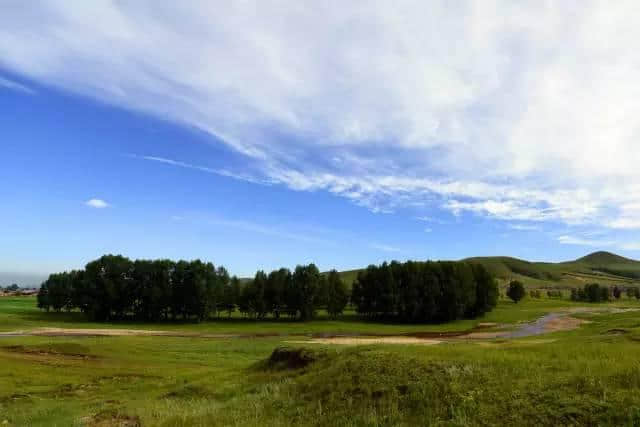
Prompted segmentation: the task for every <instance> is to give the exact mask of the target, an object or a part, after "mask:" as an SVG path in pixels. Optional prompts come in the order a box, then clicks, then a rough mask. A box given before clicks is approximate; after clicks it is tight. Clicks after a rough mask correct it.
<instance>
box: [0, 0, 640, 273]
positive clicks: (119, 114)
mask: <svg viewBox="0 0 640 427" xmlns="http://www.w3.org/2000/svg"><path fill="white" fill-rule="evenodd" d="M448 3H449V2H442V3H439V2H433V3H431V4H429V5H428V6H425V5H424V4H422V3H421V2H418V3H415V4H412V3H411V2H407V3H403V4H402V5H401V7H399V8H397V9H396V8H394V9H391V8H389V6H388V5H387V4H386V3H385V2H381V3H379V4H375V5H373V6H371V7H367V8H362V7H359V6H358V3H357V2H354V3H353V5H350V6H348V7H338V5H337V4H336V5H334V6H335V7H333V8H322V9H318V10H312V9H310V8H301V7H294V6H293V5H288V6H287V5H286V4H284V3H277V4H274V5H270V7H268V8H267V7H266V6H264V7H265V9H261V8H262V7H263V6H258V5H256V4H254V5H251V4H248V3H247V4H244V3H243V4H242V5H240V4H236V5H234V6H231V7H229V6H228V5H223V4H220V5H217V6H216V7H213V5H212V4H211V3H210V2H204V3H198V2H193V3H192V4H190V7H189V8H185V9H180V8H177V7H175V6H172V4H170V3H168V2H167V3H151V2H148V3H147V2H136V3H135V4H133V3H130V4H121V3H111V2H96V3H92V4H91V5H81V4H79V3H69V2H55V1H43V2H42V3H41V4H40V5H39V6H40V7H37V8H33V10H29V11H26V10H23V9H24V8H21V7H20V5H19V2H12V1H9V2H7V3H5V4H3V6H2V8H3V13H2V14H0V148H1V150H2V158H3V162H2V168H0V197H1V200H3V203H2V209H0V236H2V245H0V271H5V272H6V271H11V272H23V273H37V274H46V273H49V272H52V271H58V270H63V269H70V268H78V267H82V266H83V265H84V264H85V263H86V262H87V261H89V260H91V259H94V258H96V257H98V256H100V255H102V254H104V253H121V254H124V255H126V256H129V257H132V258H157V257H169V258H176V259H177V258H187V259H191V258H201V259H205V260H210V261H212V262H214V263H215V264H221V265H224V266H226V267H227V268H228V269H229V270H230V271H231V272H232V273H236V274H239V275H243V276H246V275H252V274H253V273H254V272H255V270H256V269H273V268H276V267H279V266H288V267H293V266H295V265H296V264H299V263H307V262H315V263H317V264H318V265H319V266H320V268H321V269H329V268H337V269H349V268H358V267H361V266H364V265H367V264H369V263H377V262H381V261H383V260H390V259H401V260H404V259H458V258H464V257H467V256H476V255H511V256H517V257H522V258H526V259H532V260H549V261H558V260H567V259H572V258H576V257H578V256H582V255H584V254H585V253H587V252H590V251H594V250H599V249H603V250H610V251H614V252H618V253H621V254H624V255H627V256H631V257H637V256H640V254H639V253H638V252H640V251H639V250H640V239H639V238H638V232H637V229H638V228H640V184H638V182H640V181H639V180H638V178H640V168H638V167H637V164H638V163H639V162H640V149H639V147H640V144H638V143H637V135H639V134H640V133H639V132H638V131H639V130H640V119H638V118H637V117H634V114H633V112H634V111H637V109H636V108H635V107H638V105H637V104H638V103H639V102H640V101H639V99H640V97H638V96H636V95H637V94H638V93H640V81H638V79H637V75H639V74H638V71H640V70H638V65H637V64H640V61H636V59H640V55H639V54H638V53H637V52H636V51H637V49H635V48H634V46H633V44H634V42H633V40H637V38H635V37H634V36H635V35H636V34H635V32H636V31H637V30H636V29H635V27H636V26H635V23H634V22H633V20H631V19H630V18H629V17H630V16H633V13H632V12H633V11H634V9H637V6H635V3H628V4H623V3H621V4H619V5H618V4H616V5H615V6H611V7H606V6H603V4H602V3H597V2H596V3H588V5H587V6H584V7H580V8H579V9H578V8H575V9H574V8H572V5H570V4H569V3H568V2H567V4H566V5H565V4H563V5H561V6H558V7H549V6H545V7H539V6H537V5H536V4H534V3H530V4H528V5H526V4H521V5H518V6H515V5H513V4H510V3H505V4H500V3H499V2H498V3H496V4H495V5H493V6H492V5H490V4H489V3H486V4H485V3H483V4H482V7H479V4H478V3H475V4H474V2H472V3H465V2H461V3H460V4H459V5H458V4H457V5H456V8H455V10H454V9H451V7H450V6H449V4H448ZM158 5H159V6H158ZM581 5H582V3H581ZM500 16H503V18H499V17H500ZM522 16H528V17H531V16H537V17H538V18H540V19H538V20H536V19H526V20H524V19H523V18H522ZM283 17H284V18H287V19H284V20H283V19H282V18H283ZM429 22H430V23H432V25H426V23H429ZM532 22H537V24H535V25H534V24H532ZM568 27H571V28H573V30H572V31H571V32H569V31H568V30H567V28H568ZM576 29H577V30H576ZM594 32H595V33H597V34H598V37H594V36H593V33H594ZM636 57H637V58H636Z"/></svg>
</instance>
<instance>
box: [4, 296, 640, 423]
mask: <svg viewBox="0 0 640 427" xmlns="http://www.w3.org/2000/svg"><path fill="white" fill-rule="evenodd" d="M581 306H589V305H588V304H586V305H585V304H584V303H583V304H578V303H572V302H570V301H568V300H553V299H540V300H535V299H529V298H527V299H525V300H524V301H522V302H521V303H520V304H517V305H516V304H513V303H511V302H507V301H501V302H500V304H499V305H498V307H497V308H496V310H494V311H493V312H492V313H489V314H488V315H487V316H486V317H485V318H483V319H478V320H476V321H460V322H454V323H451V324H446V325H428V326H419V325H393V324H372V323H364V322H361V321H359V320H357V318H355V316H347V319H346V320H344V321H343V320H340V321H322V320H319V321H314V322H309V323H299V322H284V321H282V322H275V321H274V322H266V323H256V322H252V321H243V320H241V319H232V320H224V321H219V322H204V323H201V324H153V325H151V324H125V323H114V324H89V323H86V322H84V321H82V320H81V318H79V317H77V316H76V315H74V314H50V315H46V314H44V313H40V312H38V311H37V310H36V309H35V308H34V300H33V298H25V297H16V298H0V328H1V329H2V330H3V331H12V330H30V329H34V328H39V327H45V326H59V327H64V328H91V327H99V328H136V329H156V330H157V329H161V330H184V331H192V332H193V331H195V332H215V333H243V334H249V335H250V334H270V333H274V332H277V333H280V334H299V333H320V332H325V333H334V332H340V331H348V332H362V333H365V334H366V333H403V332H413V331H435V330H439V331H451V330H465V329H470V328H472V327H473V326H474V325H475V324H476V323H477V322H498V323H508V324H512V323H517V322H523V321H529V320H532V319H535V318H537V317H539V316H541V315H543V314H545V313H548V312H553V311H559V310H566V309H571V308H576V307H581ZM607 306H620V307H633V308H640V303H638V302H637V301H636V300H627V299H624V300H622V301H619V302H616V303H611V304H608V305H598V306H594V305H591V306H590V307H592V308H593V307H607ZM576 316H580V317H583V318H585V319H587V320H589V321H590V323H587V324H584V325H583V326H582V327H581V328H580V329H577V330H574V331H568V332H556V333H552V334H547V335H541V336H536V337H529V338H522V339H514V340H505V339H494V340H479V341H475V342H468V341H466V342H462V341H460V342H457V341H451V342H446V343H443V344H439V345H434V346H419V345H368V346H360V347H347V346H333V347H329V346H325V347H322V346H318V345H317V344H308V348H310V349H312V350H311V353H310V355H311V356H310V357H311V358H312V359H314V360H315V361H314V362H313V363H311V364H310V365H308V366H307V367H305V368H302V369H291V368H290V367H288V366H287V365H286V364H285V365H284V366H269V365H268V364H265V360H266V359H267V358H268V357H269V355H270V354H271V353H272V351H273V350H274V348H276V347H279V346H282V345H290V346H292V345H294V344H289V343H288V342H287V341H289V340H291V338H290V337H287V336H265V337H255V336H254V337H246V338H226V339H204V338H198V337H84V338H81V337H33V336H18V337H0V423H3V422H5V421H6V424H7V425H42V426H45V425H46V426H51V425H58V426H68V425H101V426H110V425H123V426H127V425H128V426H133V425H165V426H209V425H221V426H222V425H238V426H240V425H242V426H246V425H256V426H257V425H261V426H262V425H289V424H297V425H301V424H302V425H416V424H418V425H596V424H600V425H640V393H639V392H640V359H639V358H638V357H637V355H638V354H640V353H639V352H640V312H635V311H627V312H622V313H615V314H614V313H581V314H579V315H576ZM304 339H306V338H304V337H297V338H296V341H299V340H304ZM300 345H301V344H295V346H300Z"/></svg>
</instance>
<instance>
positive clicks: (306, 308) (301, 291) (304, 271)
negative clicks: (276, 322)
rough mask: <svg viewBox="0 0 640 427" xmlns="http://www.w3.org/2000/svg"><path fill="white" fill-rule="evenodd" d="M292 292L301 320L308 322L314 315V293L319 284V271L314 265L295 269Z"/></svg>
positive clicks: (300, 266)
mask: <svg viewBox="0 0 640 427" xmlns="http://www.w3.org/2000/svg"><path fill="white" fill-rule="evenodd" d="M292 282H293V290H294V298H293V300H294V301H295V304H296V306H297V309H298V313H299V314H300V319H301V320H309V319H311V318H313V316H314V314H315V304H314V302H315V301H316V293H317V292H318V289H319V284H320V271H319V270H318V267H316V266H315V264H309V265H305V266H302V265H299V266H297V267H296V269H295V271H294V273H293V277H292Z"/></svg>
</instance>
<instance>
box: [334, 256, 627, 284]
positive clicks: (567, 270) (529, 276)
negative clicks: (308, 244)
mask: <svg viewBox="0 0 640 427" xmlns="http://www.w3.org/2000/svg"><path fill="white" fill-rule="evenodd" d="M463 261H470V262H477V263H480V264H482V265H484V266H485V267H486V268H487V269H488V270H489V271H490V272H491V273H492V274H493V275H494V276H495V277H496V278H497V279H498V281H499V282H500V283H501V284H505V283H507V282H509V281H511V280H520V281H522V282H523V283H524V284H525V285H527V286H530V287H567V288H569V287H575V286H582V285H584V284H586V283H591V282H597V283H601V284H611V285H614V284H620V285H625V284H631V283H636V282H640V261H636V260H633V259H629V258H625V257H622V256H620V255H616V254H613V253H610V252H603V251H601V252H594V253H592V254H589V255H586V256H584V257H582V258H578V259H576V260H574V261H566V262H560V263H551V262H530V261H526V260H522V259H518V258H512V257H506V256H494V257H473V258H466V259H464V260H463ZM359 271H360V270H349V271H343V272H341V273H340V274H341V275H342V278H343V280H345V282H347V283H349V284H351V283H353V281H354V280H355V279H356V277H357V275H358V272H359Z"/></svg>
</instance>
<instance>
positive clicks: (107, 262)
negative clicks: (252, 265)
mask: <svg viewBox="0 0 640 427" xmlns="http://www.w3.org/2000/svg"><path fill="white" fill-rule="evenodd" d="M497 297H498V288H497V285H496V283H495V281H494V279H493V277H492V276H491V275H490V274H489V273H488V271H487V270H486V269H485V268H484V267H483V266H482V265H479V264H470V263H467V262H413V261H409V262H406V263H399V262H396V261H394V262H391V263H390V264H388V263H383V264H382V265H379V266H375V265H371V266H369V267H368V268H367V269H365V270H363V271H362V272H360V273H359V274H358V277H357V280H356V281H355V283H354V284H353V288H352V292H349V290H348V288H347V286H346V285H345V283H344V282H343V280H342V279H341V277H340V274H339V273H338V272H337V271H335V270H332V271H330V272H328V273H326V274H322V273H320V271H319V270H318V268H317V267H316V266H315V265H314V264H309V265H299V266H297V267H296V268H295V269H294V270H293V271H290V270H289V269H286V268H280V269H278V270H274V271H271V272H270V273H266V272H264V271H258V272H257V273H256V274H255V276H254V277H253V279H250V280H241V279H238V278H237V277H235V276H233V277H231V276H230V275H229V273H228V272H227V270H226V269H225V268H224V267H217V268H216V267H215V266H214V265H213V264H211V263H206V262H202V261H200V260H195V261H177V262H175V261H171V260H165V259H161V260H135V261H132V260H130V259H128V258H125V257H123V256H120V255H105V256H103V257H101V258H99V259H97V260H95V261H91V262H89V263H88V264H87V265H86V266H85V268H84V269H82V270H74V271H70V272H64V273H56V274H51V275H50V276H49V278H48V279H47V280H46V281H45V282H44V283H42V285H41V287H40V291H39V293H38V307H40V308H41V309H44V310H47V311H49V310H54V311H62V310H66V311H72V310H79V311H81V312H82V313H84V314H86V316H87V317H88V318H90V319H92V320H96V321H107V320H117V319H136V320H145V321H159V320H190V319H191V320H206V319H208V318H211V317H215V316H217V317H220V316H225V315H226V316H229V317H230V316H231V315H232V313H233V312H235V311H239V312H240V313H241V314H242V315H243V316H245V317H249V318H253V319H258V320H262V319H266V318H268V317H271V318H276V319H277V318H280V317H281V316H287V317H289V318H292V319H300V320H309V319H312V318H313V317H314V315H315V314H316V312H317V311H318V310H320V309H324V310H326V311H327V313H328V314H329V315H330V316H331V317H336V316H338V315H340V314H341V313H342V312H343V311H344V309H345V307H346V306H347V304H348V303H349V302H350V300H351V303H352V304H353V305H354V306H355V308H356V310H357V312H358V313H360V314H362V315H365V316H367V317H370V318H388V319H396V320H401V321H410V322H440V321H448V320H454V319H459V318H462V317H476V316H479V315H482V314H483V313H485V312H487V311H489V310H491V309H492V308H493V307H494V306H495V304H496V301H497Z"/></svg>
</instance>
